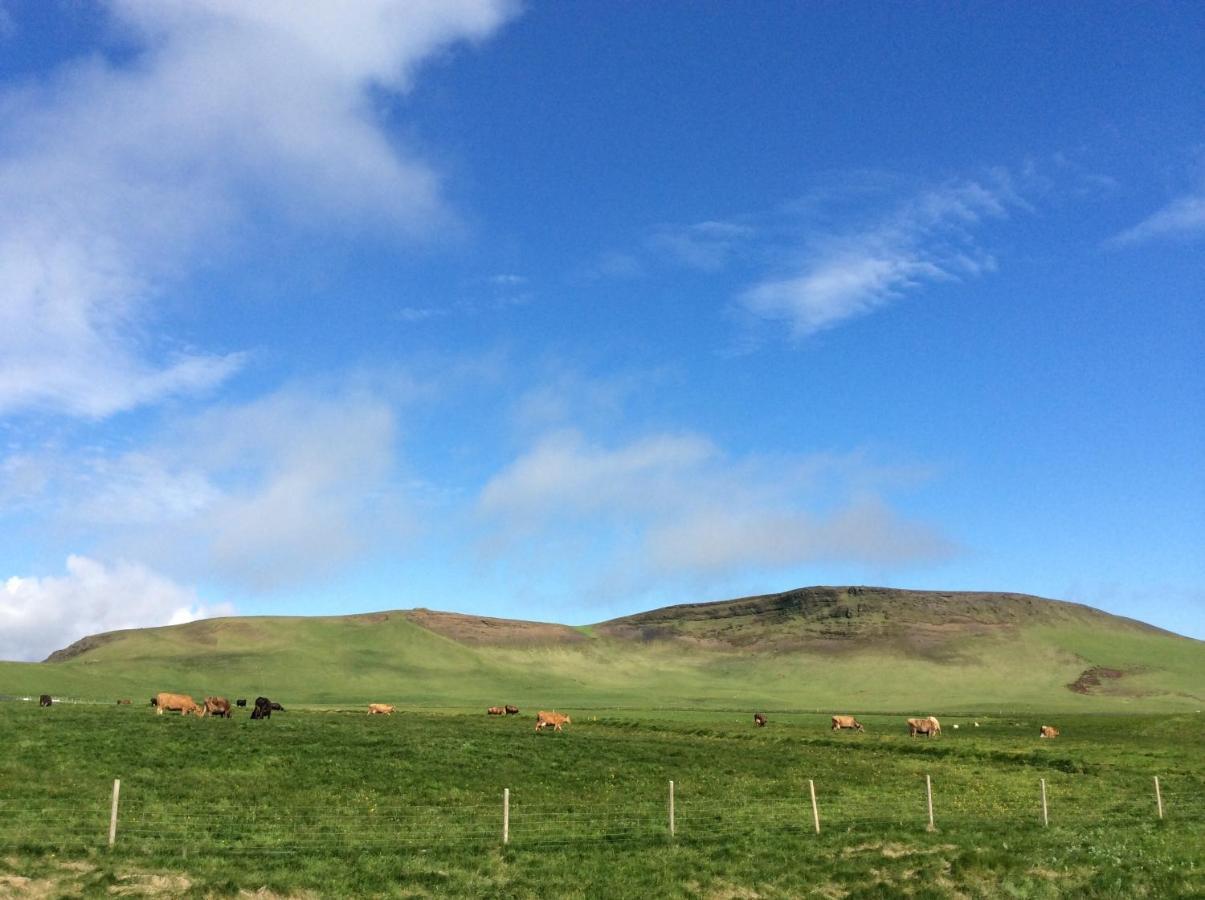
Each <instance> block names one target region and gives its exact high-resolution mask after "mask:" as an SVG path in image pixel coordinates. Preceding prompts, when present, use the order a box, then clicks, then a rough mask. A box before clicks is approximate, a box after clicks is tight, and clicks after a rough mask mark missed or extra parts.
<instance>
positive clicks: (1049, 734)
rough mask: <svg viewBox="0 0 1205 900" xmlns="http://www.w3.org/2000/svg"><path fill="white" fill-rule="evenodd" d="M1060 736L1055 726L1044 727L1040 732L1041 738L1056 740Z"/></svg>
mask: <svg viewBox="0 0 1205 900" xmlns="http://www.w3.org/2000/svg"><path fill="white" fill-rule="evenodd" d="M1058 736H1059V730H1058V729H1057V728H1055V727H1054V726H1053V725H1043V726H1042V730H1041V731H1039V732H1038V737H1040V738H1056V737H1058Z"/></svg>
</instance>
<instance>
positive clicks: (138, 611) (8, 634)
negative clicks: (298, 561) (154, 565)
mask: <svg viewBox="0 0 1205 900" xmlns="http://www.w3.org/2000/svg"><path fill="white" fill-rule="evenodd" d="M233 614H234V608H233V607H232V606H231V605H230V604H228V603H218V604H215V605H212V606H211V605H207V604H205V603H203V602H201V600H200V599H199V598H198V597H197V594H196V592H195V591H194V590H192V589H191V588H185V587H181V586H180V585H178V584H176V583H175V582H173V581H171V580H170V579H168V578H165V577H164V576H162V575H160V574H158V573H156V572H154V571H152V570H150V569H148V568H146V567H145V566H143V565H140V564H138V563H131V562H124V561H119V562H115V563H112V564H105V563H103V562H99V561H97V560H94V559H89V558H88V557H85V556H70V557H68V558H67V573H66V574H65V575H59V576H46V577H41V578H38V577H29V578H25V577H17V576H13V577H11V578H9V579H8V580H6V581H5V582H4V583H3V586H2V588H0V659H18V660H35V659H42V658H44V657H45V656H47V655H48V654H50V653H51V652H52V651H54V650H57V649H60V648H62V647H65V646H67V645H68V644H70V643H72V642H73V641H76V640H78V639H79V638H81V637H84V636H85V635H89V634H97V633H100V632H102V631H115V630H118V629H122V628H144V627H149V626H156V625H175V624H180V623H182V622H191V621H193V620H194V619H203V618H209V617H211V616H228V615H233Z"/></svg>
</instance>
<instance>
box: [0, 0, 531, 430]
mask: <svg viewBox="0 0 1205 900" xmlns="http://www.w3.org/2000/svg"><path fill="white" fill-rule="evenodd" d="M109 10H110V12H111V14H112V18H113V21H114V23H115V24H116V25H117V27H118V28H119V29H124V30H125V32H126V33H127V34H128V36H129V37H130V38H131V39H132V41H133V44H134V47H135V49H136V52H135V53H134V55H133V58H132V59H128V60H124V61H122V62H120V63H119V62H110V61H107V60H106V59H104V58H102V57H92V58H89V59H86V60H82V61H80V62H78V63H77V64H75V65H73V66H71V67H68V68H65V69H63V70H62V71H61V72H59V73H58V74H57V76H56V77H55V78H54V79H53V80H50V81H47V82H45V83H43V84H39V85H35V86H31V87H26V88H23V89H20V90H10V91H8V92H7V93H5V94H3V95H0V271H2V272H4V278H3V280H2V281H0V414H3V413H5V412H11V411H13V410H20V409H30V408H37V409H52V410H57V411H64V412H68V413H71V414H76V415H82V416H87V417H93V418H98V417H103V416H106V415H109V414H111V413H113V412H116V411H120V410H123V409H128V408H131V407H134V406H138V405H140V404H144V403H148V402H153V401H155V400H156V399H159V398H161V397H164V396H166V395H170V394H176V393H184V392H191V391H197V390H204V389H206V388H210V387H212V386H213V385H215V384H217V383H219V382H221V381H222V380H223V379H225V378H227V377H229V376H230V374H231V373H232V372H233V371H235V370H236V369H237V368H238V367H239V366H240V364H241V363H242V358H241V357H240V356H239V355H238V354H232V353H217V354H212V353H199V352H195V351H191V350H182V349H179V348H173V347H171V346H167V345H164V344H163V343H161V342H156V341H154V340H151V339H150V338H149V337H148V334H149V333H150V328H151V326H153V325H154V324H155V321H156V320H155V316H154V312H153V308H152V307H153V305H154V302H155V301H156V300H157V299H158V298H160V297H162V296H163V295H164V294H165V293H166V292H167V291H168V290H169V288H170V286H171V284H173V283H174V282H175V281H176V280H177V279H179V277H180V276H181V273H182V272H184V271H187V269H188V268H189V266H190V265H192V264H193V263H194V262H195V261H196V259H195V258H196V257H197V256H198V255H200V254H201V253H202V252H203V253H204V254H206V256H207V257H209V258H211V257H212V255H213V254H214V253H215V252H220V251H221V250H222V249H223V246H224V244H225V243H226V242H228V241H230V240H231V239H232V237H234V236H239V237H242V236H245V235H240V234H239V232H240V230H241V229H246V228H249V227H250V226H249V224H248V218H247V213H248V212H249V211H252V210H250V209H248V207H251V208H253V211H254V213H255V214H257V215H259V214H262V213H263V212H265V211H270V212H272V213H273V214H275V215H276V216H277V217H278V219H280V218H283V220H285V221H286V222H287V223H289V224H291V225H293V226H295V227H307V226H309V227H313V225H314V223H321V227H323V228H330V227H345V228H364V227H367V228H373V229H378V230H384V231H386V232H389V233H401V234H407V235H410V236H422V235H426V234H427V233H429V232H431V231H432V230H437V229H439V228H441V227H446V226H448V225H449V224H451V222H452V217H451V215H450V213H449V212H448V210H447V209H446V208H445V207H444V204H443V202H442V200H441V198H440V190H439V176H438V174H437V173H436V172H434V171H433V170H432V169H431V168H430V167H429V166H427V165H426V164H425V163H423V162H422V161H420V160H418V159H417V158H415V157H414V156H413V155H412V154H409V153H407V152H406V151H405V150H404V149H403V148H401V147H399V146H398V145H397V143H396V142H395V141H393V140H391V138H390V136H389V135H388V134H387V133H386V132H385V130H384V129H383V127H382V126H381V124H380V122H379V120H378V118H377V115H376V113H375V110H374V105H373V91H374V90H377V89H384V90H387V91H394V92H398V91H405V90H407V89H408V88H409V86H410V85H411V83H412V81H413V78H414V76H415V72H416V69H417V67H418V66H419V65H420V64H421V63H422V62H423V61H424V60H426V59H429V58H430V57H431V56H432V55H433V54H435V53H437V52H438V51H440V50H442V49H443V48H445V47H447V46H449V45H450V44H453V43H455V42H458V41H464V40H481V39H484V38H485V37H487V36H488V35H489V34H490V33H491V32H492V31H493V30H495V29H496V28H497V27H499V25H500V24H501V23H502V22H503V20H504V19H505V18H506V16H507V15H508V14H509V12H510V10H511V4H510V3H507V2H503V0H460V2H457V0H439V2H394V0H361V2H357V3H354V4H343V5H339V6H328V5H323V4H302V5H299V4H295V3H292V2H286V0H264V2H259V3H252V4H247V3H241V2H234V0H196V2H188V3H184V2H165V3H143V2H137V0H112V2H111V3H110V4H109Z"/></svg>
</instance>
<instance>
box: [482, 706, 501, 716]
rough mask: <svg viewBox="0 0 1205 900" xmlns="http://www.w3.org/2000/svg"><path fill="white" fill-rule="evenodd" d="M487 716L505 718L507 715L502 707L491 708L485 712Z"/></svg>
mask: <svg viewBox="0 0 1205 900" xmlns="http://www.w3.org/2000/svg"><path fill="white" fill-rule="evenodd" d="M485 714H486V715H487V716H504V715H506V710H505V709H503V708H502V707H501V706H491V707H490V708H489V709H487V710H486V711H485Z"/></svg>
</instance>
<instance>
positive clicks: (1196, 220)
mask: <svg viewBox="0 0 1205 900" xmlns="http://www.w3.org/2000/svg"><path fill="white" fill-rule="evenodd" d="M1201 235H1205V192H1197V193H1191V194H1185V195H1184V196H1182V197H1177V198H1176V199H1175V200H1173V201H1172V202H1171V203H1169V204H1167V206H1165V207H1163V208H1162V209H1160V210H1159V211H1158V212H1155V213H1152V214H1151V215H1150V216H1148V217H1147V218H1145V219H1143V220H1142V221H1141V222H1139V223H1138V224H1137V225H1135V226H1133V227H1132V228H1127V229H1126V230H1125V231H1123V232H1121V234H1118V235H1116V236H1115V237H1113V238H1111V239H1110V241H1109V243H1110V244H1113V245H1117V246H1122V245H1126V244H1139V243H1143V242H1145V241H1150V240H1156V239H1159V238H1194V237H1199V236H1201Z"/></svg>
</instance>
